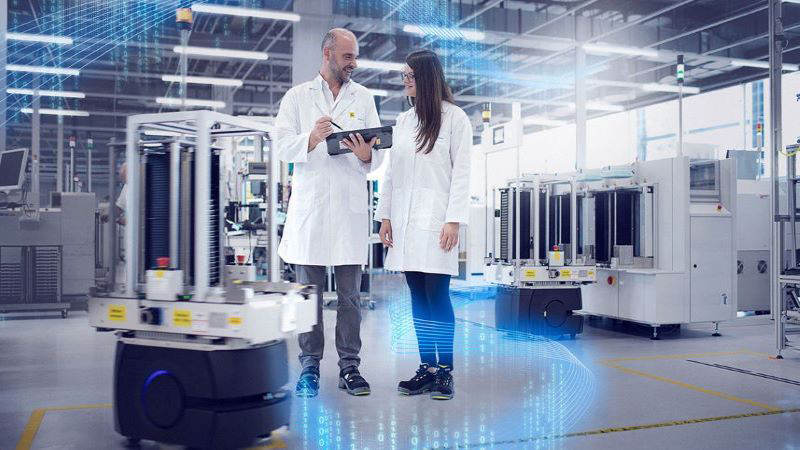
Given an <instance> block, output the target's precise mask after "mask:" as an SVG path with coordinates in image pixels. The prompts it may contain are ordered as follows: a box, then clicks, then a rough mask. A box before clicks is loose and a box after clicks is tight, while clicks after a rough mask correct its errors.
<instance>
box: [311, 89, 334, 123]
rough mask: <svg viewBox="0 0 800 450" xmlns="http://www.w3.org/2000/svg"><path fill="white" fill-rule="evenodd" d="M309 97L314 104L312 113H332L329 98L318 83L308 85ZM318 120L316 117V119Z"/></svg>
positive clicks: (324, 114) (323, 114)
mask: <svg viewBox="0 0 800 450" xmlns="http://www.w3.org/2000/svg"><path fill="white" fill-rule="evenodd" d="M308 98H309V99H311V103H313V104H314V110H312V111H311V114H316V115H318V116H327V115H330V113H331V111H330V110H329V109H328V108H329V106H328V100H326V99H325V93H324V92H322V87H321V86H320V85H319V84H318V83H311V84H310V85H309V87H308ZM314 120H316V119H314Z"/></svg>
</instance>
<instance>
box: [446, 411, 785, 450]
mask: <svg viewBox="0 0 800 450" xmlns="http://www.w3.org/2000/svg"><path fill="white" fill-rule="evenodd" d="M792 413H800V408H793V409H781V410H777V411H759V412H754V413H744V414H734V415H729V416H717V417H703V418H699V419H686V420H672V421H668V422H656V423H647V424H642V425H632V426H628V427H611V428H603V429H600V430H591V431H578V432H575V433H565V434H561V435H557V436H540V437H532V438H522V439H509V440H505V441H495V442H491V443H485V444H468V445H465V446H457V447H456V448H468V447H486V446H491V445H504V444H524V443H529V442H535V441H548V440H554V439H563V438H570V437H582V436H597V435H601V434H610V433H622V432H625V431H637V430H650V429H654V428H665V427H674V426H680V425H692V424H698V423H707V422H720V421H723V420H735V419H745V418H748V417H762V416H773V415H777V414H792Z"/></svg>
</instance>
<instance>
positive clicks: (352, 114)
mask: <svg viewBox="0 0 800 450" xmlns="http://www.w3.org/2000/svg"><path fill="white" fill-rule="evenodd" d="M350 118H351V119H355V118H356V113H355V112H354V111H350Z"/></svg>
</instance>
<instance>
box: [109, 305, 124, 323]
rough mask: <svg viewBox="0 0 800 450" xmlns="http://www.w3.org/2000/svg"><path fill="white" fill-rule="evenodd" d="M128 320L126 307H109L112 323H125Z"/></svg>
mask: <svg viewBox="0 0 800 450" xmlns="http://www.w3.org/2000/svg"><path fill="white" fill-rule="evenodd" d="M126 319H127V315H126V314H125V306H124V305H108V320H110V321H111V322H125V320H126Z"/></svg>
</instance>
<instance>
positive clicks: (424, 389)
mask: <svg viewBox="0 0 800 450" xmlns="http://www.w3.org/2000/svg"><path fill="white" fill-rule="evenodd" d="M431 384H433V383H430V384H428V385H426V386H424V387H422V388H421V389H417V390H416V391H412V390H410V389H406V388H401V387H399V386H398V387H397V392H399V393H401V394H403V395H408V396H411V395H419V394H425V393H427V392H430V391H431V386H430V385H431Z"/></svg>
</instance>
